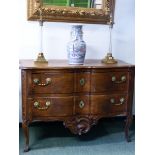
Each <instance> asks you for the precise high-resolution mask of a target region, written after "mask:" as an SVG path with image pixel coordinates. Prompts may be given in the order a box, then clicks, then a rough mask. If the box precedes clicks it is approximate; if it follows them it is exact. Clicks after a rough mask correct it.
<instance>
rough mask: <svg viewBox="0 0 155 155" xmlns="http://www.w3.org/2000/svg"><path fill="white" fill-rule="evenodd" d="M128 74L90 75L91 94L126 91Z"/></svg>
mask: <svg viewBox="0 0 155 155" xmlns="http://www.w3.org/2000/svg"><path fill="white" fill-rule="evenodd" d="M128 80H129V73H128V72H108V73H92V79H91V92H104V91H127V86H128Z"/></svg>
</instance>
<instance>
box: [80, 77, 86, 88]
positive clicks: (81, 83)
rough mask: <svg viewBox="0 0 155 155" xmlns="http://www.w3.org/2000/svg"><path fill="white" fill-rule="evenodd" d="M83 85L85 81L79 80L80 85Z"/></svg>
mask: <svg viewBox="0 0 155 155" xmlns="http://www.w3.org/2000/svg"><path fill="white" fill-rule="evenodd" d="M84 84H85V79H84V78H82V79H80V85H81V86H83V85H84Z"/></svg>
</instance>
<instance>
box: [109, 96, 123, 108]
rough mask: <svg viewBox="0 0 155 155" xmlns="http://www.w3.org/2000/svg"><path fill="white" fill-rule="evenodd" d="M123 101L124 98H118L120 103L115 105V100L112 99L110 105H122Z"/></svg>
mask: <svg viewBox="0 0 155 155" xmlns="http://www.w3.org/2000/svg"><path fill="white" fill-rule="evenodd" d="M124 101H125V98H124V97H121V98H120V103H115V99H114V98H111V99H110V103H112V104H113V105H116V106H119V105H122V104H123V103H124Z"/></svg>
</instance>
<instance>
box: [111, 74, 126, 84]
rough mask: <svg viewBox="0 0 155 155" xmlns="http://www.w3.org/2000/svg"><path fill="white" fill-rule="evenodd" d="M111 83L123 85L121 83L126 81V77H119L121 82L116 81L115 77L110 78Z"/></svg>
mask: <svg viewBox="0 0 155 155" xmlns="http://www.w3.org/2000/svg"><path fill="white" fill-rule="evenodd" d="M111 81H112V82H114V83H123V82H125V81H126V76H125V75H123V76H121V80H120V81H117V80H116V76H112V78H111Z"/></svg>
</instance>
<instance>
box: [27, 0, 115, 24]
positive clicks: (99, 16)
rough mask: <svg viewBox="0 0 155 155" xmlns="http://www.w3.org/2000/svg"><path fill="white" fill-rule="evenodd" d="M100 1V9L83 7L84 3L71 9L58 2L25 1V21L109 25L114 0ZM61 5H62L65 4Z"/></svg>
mask: <svg viewBox="0 0 155 155" xmlns="http://www.w3.org/2000/svg"><path fill="white" fill-rule="evenodd" d="M59 1H61V0H59ZM101 1H102V5H101V6H100V8H97V7H96V8H91V7H85V6H86V5H84V3H79V5H78V6H75V7H72V6H61V5H60V2H59V3H52V2H53V1H47V0H27V19H28V20H29V21H38V20H40V19H42V20H43V21H47V22H71V23H73V22H75V23H91V24H111V23H113V22H114V8H115V0H101ZM63 2H64V1H63ZM67 3H68V2H67ZM67 3H66V4H67ZM56 4H58V5H56ZM61 4H63V5H64V4H65V3H61ZM88 6H90V5H88ZM96 6H97V5H96Z"/></svg>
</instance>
